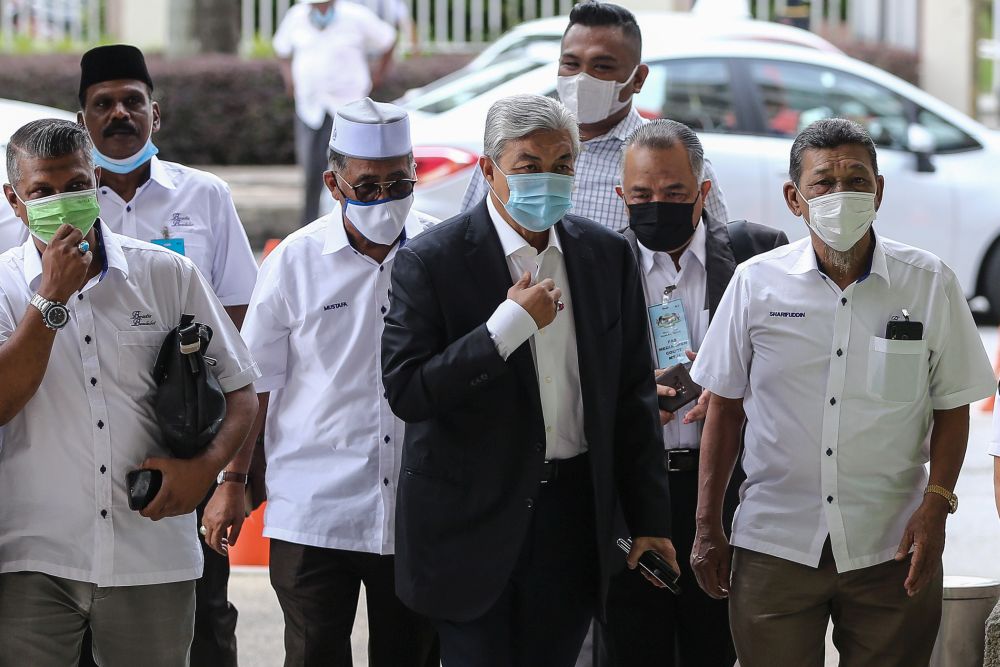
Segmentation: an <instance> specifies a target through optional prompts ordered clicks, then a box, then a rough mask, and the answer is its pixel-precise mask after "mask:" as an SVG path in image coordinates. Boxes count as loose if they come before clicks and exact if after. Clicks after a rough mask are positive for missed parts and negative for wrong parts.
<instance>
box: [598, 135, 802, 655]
mask: <svg viewBox="0 0 1000 667" xmlns="http://www.w3.org/2000/svg"><path fill="white" fill-rule="evenodd" d="M622 150H623V153H624V158H623V160H622V165H623V166H622V176H621V185H620V186H619V187H618V194H619V196H621V197H622V199H623V200H624V201H625V204H626V205H627V206H628V212H629V229H627V230H626V231H625V238H626V239H628V241H629V244H630V245H631V246H632V250H633V252H634V253H635V255H636V260H637V261H638V263H639V269H640V272H641V273H642V278H643V287H644V293H645V297H646V306H647V312H648V313H649V322H650V330H651V332H653V334H654V336H653V349H652V358H653V359H654V360H655V363H656V367H657V368H658V369H660V370H658V371H656V372H657V374H659V373H662V372H663V369H666V368H668V367H670V366H673V365H675V364H680V363H687V362H688V361H689V359H694V357H695V354H694V352H696V351H697V350H698V349H699V348H700V346H701V342H702V340H703V339H704V337H705V332H706V330H707V329H708V324H709V320H710V318H711V317H712V316H713V315H714V314H715V311H716V309H717V308H718V306H719V301H720V300H721V298H722V293H723V291H724V290H725V289H726V285H728V284H729V281H730V279H731V278H732V277H733V271H734V270H735V269H736V265H737V264H740V263H741V262H743V261H745V260H747V259H749V256H743V255H742V254H741V253H742V248H743V247H748V248H752V249H753V250H757V249H760V250H770V249H772V248H776V247H778V246H779V245H784V244H786V243H788V239H787V238H786V237H785V234H784V233H783V232H779V231H777V230H774V229H770V228H768V227H763V226H761V225H755V224H752V223H734V224H731V225H726V224H725V223H724V222H722V221H718V220H714V219H713V218H712V217H711V216H710V215H708V213H707V212H705V210H704V206H703V203H704V201H705V199H706V196H707V195H708V193H709V192H710V191H711V188H712V182H711V181H710V180H708V179H706V178H704V177H703V173H704V162H705V155H704V150H703V149H702V146H701V142H700V141H699V140H698V135H696V134H695V133H694V132H693V131H692V130H691V129H690V128H689V127H687V126H686V125H683V124H682V123H678V122H676V121H672V120H654V121H652V122H650V123H646V124H645V125H642V126H640V127H639V129H637V130H636V131H635V132H633V133H632V134H631V135H629V137H628V138H627V139H626V140H625V146H624V147H623V149H622ZM737 225H739V227H737ZM737 233H740V234H744V235H746V236H747V237H748V238H747V239H746V242H745V243H743V244H739V243H735V242H731V241H730V234H737ZM666 313H674V314H676V315H677V316H678V317H679V320H678V321H677V323H676V324H672V325H670V326H661V325H660V324H658V320H659V317H660V315H663V314H666ZM678 331H679V332H680V339H679V341H678V342H673V343H671V344H670V345H666V344H664V341H666V340H667V339H668V338H671V337H672V335H673V334H674V332H678ZM657 391H658V392H660V393H661V394H662V395H665V396H666V395H671V396H672V395H674V394H675V393H676V392H674V390H673V389H670V388H668V387H666V386H661V385H657ZM708 397H709V394H708V392H704V393H703V394H702V396H701V399H700V400H699V401H698V402H697V403H692V404H689V405H687V406H685V407H683V408H681V409H680V410H679V411H678V412H676V413H670V412H667V411H664V410H660V422H661V423H662V424H663V443H664V446H665V447H666V452H665V456H664V459H665V462H666V468H667V474H668V476H669V478H670V509H671V512H672V516H671V520H672V524H673V542H674V546H675V547H676V548H677V559H678V562H679V563H680V565H681V570H680V572H681V576H682V578H684V579H685V580H687V581H688V582H693V581H694V577H693V574H692V572H691V569H690V567H689V565H688V563H687V561H688V558H689V557H690V555H691V543H692V541H693V540H694V533H695V525H694V516H695V507H696V504H697V501H698V458H699V456H698V443H699V441H700V439H701V421H702V420H703V419H704V418H705V411H706V408H707V405H708ZM726 500H727V503H726V515H727V517H728V520H731V518H732V512H733V511H734V510H735V505H736V503H735V500H736V498H735V494H733V493H730V494H727V497H726ZM728 520H727V522H726V523H728ZM605 627H606V629H607V633H606V636H607V638H608V640H609V641H608V644H609V646H608V651H609V657H610V658H611V661H610V664H614V665H620V666H621V667H626V666H628V665H663V666H672V665H674V664H677V663H675V659H674V655H675V649H676V653H677V654H678V655H679V656H680V663H679V664H681V665H684V667H696V666H698V665H704V666H705V667H717V666H719V665H732V664H733V662H734V661H735V660H736V654H735V652H734V649H733V643H732V638H731V636H730V633H729V609H728V605H727V604H726V602H725V601H724V600H713V599H712V598H710V597H709V596H708V595H706V594H705V593H704V592H703V591H701V590H700V589H699V588H698V587H697V586H694V585H687V586H682V588H681V594H680V595H679V596H674V595H664V594H663V592H662V591H658V590H656V589H654V588H651V587H650V586H649V585H647V584H646V582H645V581H644V580H643V579H642V577H640V576H638V574H637V573H635V572H630V571H624V572H622V573H621V574H618V575H616V576H615V577H614V578H613V579H612V583H611V590H610V591H609V594H608V607H607V625H606V626H605Z"/></svg>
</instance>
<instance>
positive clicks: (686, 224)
mask: <svg viewBox="0 0 1000 667" xmlns="http://www.w3.org/2000/svg"><path fill="white" fill-rule="evenodd" d="M699 197H701V191H699V192H698V194H697V195H696V196H695V198H694V201H693V202H690V203H674V202H664V201H651V202H644V203H642V204H629V205H628V226H629V228H631V229H632V231H633V232H634V233H635V237H636V238H637V239H638V240H639V243H641V244H642V245H644V246H646V247H647V248H649V249H650V250H653V251H658V252H677V251H678V250H682V249H683V248H684V246H686V245H687V244H688V243H690V242H691V237H692V236H694V230H695V226H694V207H695V205H697V203H698V198H699Z"/></svg>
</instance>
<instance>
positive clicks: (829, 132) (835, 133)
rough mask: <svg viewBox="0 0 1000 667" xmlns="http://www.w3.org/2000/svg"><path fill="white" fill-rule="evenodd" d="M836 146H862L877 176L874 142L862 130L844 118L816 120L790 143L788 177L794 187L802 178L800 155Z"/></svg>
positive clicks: (859, 126)
mask: <svg viewBox="0 0 1000 667" xmlns="http://www.w3.org/2000/svg"><path fill="white" fill-rule="evenodd" d="M838 146H864V147H865V148H867V149H868V156H869V157H870V158H871V161H872V171H874V172H875V173H876V174H878V156H877V155H876V154H875V142H874V141H872V137H871V135H870V134H868V130H866V129H865V128H863V127H862V126H861V125H859V124H858V123H855V122H854V121H853V120H847V119H846V118H826V119H824V120H818V121H816V122H815V123H813V124H812V125H810V126H809V127H807V128H806V129H804V130H802V131H801V132H799V136H797V137H795V141H794V142H793V143H792V152H791V155H790V156H789V160H788V176H789V177H790V178H791V179H792V183H794V184H795V186H796V187H798V185H799V181H800V179H801V178H802V155H803V154H804V153H805V152H806V151H807V150H810V149H824V148H836V147H838Z"/></svg>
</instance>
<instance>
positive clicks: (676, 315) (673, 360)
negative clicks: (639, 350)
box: [646, 285, 691, 368]
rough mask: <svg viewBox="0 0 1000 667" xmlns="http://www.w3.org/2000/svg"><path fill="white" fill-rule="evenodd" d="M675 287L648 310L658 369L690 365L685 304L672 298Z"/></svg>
mask: <svg viewBox="0 0 1000 667" xmlns="http://www.w3.org/2000/svg"><path fill="white" fill-rule="evenodd" d="M674 290H675V287H674V286H673V285H670V286H668V287H667V288H665V289H664V290H663V300H662V301H661V302H660V303H658V304H656V305H653V306H650V307H649V308H647V309H646V310H647V313H648V314H649V326H650V331H652V332H653V345H654V347H656V362H657V368H670V367H671V366H674V365H676V364H686V363H688V358H687V355H686V354H685V353H684V352H685V351H686V350H690V349H691V337H690V336H689V335H688V325H687V318H686V317H685V316H684V304H683V302H681V300H680V299H674V298H671V297H672V296H673V293H674Z"/></svg>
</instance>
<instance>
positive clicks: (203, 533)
mask: <svg viewBox="0 0 1000 667" xmlns="http://www.w3.org/2000/svg"><path fill="white" fill-rule="evenodd" d="M198 532H199V533H201V536H202V537H204V536H206V535H208V528H205V526H202V527H201V528H199V529H198Z"/></svg>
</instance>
